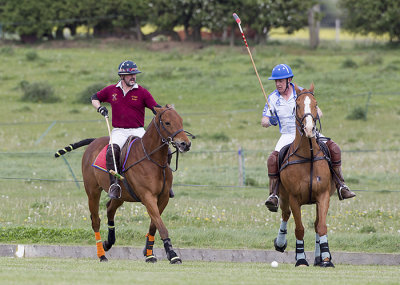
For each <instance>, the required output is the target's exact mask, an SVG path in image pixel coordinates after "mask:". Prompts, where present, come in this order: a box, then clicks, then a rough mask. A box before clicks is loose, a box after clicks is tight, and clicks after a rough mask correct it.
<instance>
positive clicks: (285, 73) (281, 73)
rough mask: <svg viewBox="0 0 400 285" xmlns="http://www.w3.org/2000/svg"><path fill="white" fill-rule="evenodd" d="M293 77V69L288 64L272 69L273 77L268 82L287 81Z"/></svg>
mask: <svg viewBox="0 0 400 285" xmlns="http://www.w3.org/2000/svg"><path fill="white" fill-rule="evenodd" d="M290 77H293V72H292V69H291V68H290V66H289V65H287V64H278V65H277V66H275V67H274V68H273V69H272V73H271V77H270V78H268V80H276V79H285V78H290Z"/></svg>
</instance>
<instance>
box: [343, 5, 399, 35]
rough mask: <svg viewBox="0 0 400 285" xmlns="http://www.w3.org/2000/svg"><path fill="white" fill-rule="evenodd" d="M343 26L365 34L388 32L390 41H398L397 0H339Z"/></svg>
mask: <svg viewBox="0 0 400 285" xmlns="http://www.w3.org/2000/svg"><path fill="white" fill-rule="evenodd" d="M339 5H340V7H341V8H342V9H343V12H344V16H343V19H344V28H345V29H347V30H349V31H351V32H353V33H360V34H363V35H367V34H369V33H374V34H376V35H383V34H386V33H389V38H390V42H393V41H397V42H398V41H400V17H399V15H400V5H399V0H380V1H378V0H340V1H339Z"/></svg>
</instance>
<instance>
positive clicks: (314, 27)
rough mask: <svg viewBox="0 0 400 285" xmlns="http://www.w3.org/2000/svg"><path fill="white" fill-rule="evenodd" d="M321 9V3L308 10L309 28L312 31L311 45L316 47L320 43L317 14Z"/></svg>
mask: <svg viewBox="0 0 400 285" xmlns="http://www.w3.org/2000/svg"><path fill="white" fill-rule="evenodd" d="M320 11H321V9H320V6H319V4H317V5H314V6H313V7H312V8H311V9H310V10H309V11H308V29H309V32H310V47H311V48H312V49H316V48H317V47H318V45H319V20H318V18H317V15H316V14H318V13H319V12H320Z"/></svg>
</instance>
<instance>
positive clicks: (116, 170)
mask: <svg viewBox="0 0 400 285" xmlns="http://www.w3.org/2000/svg"><path fill="white" fill-rule="evenodd" d="M105 118H106V122H107V129H108V135H109V136H110V145H111V152H112V157H113V162H114V169H115V171H114V170H112V169H110V171H109V172H110V174H111V175H113V176H115V177H116V178H117V179H119V180H124V179H125V178H124V177H123V176H122V175H121V174H118V169H117V162H116V161H115V154H114V147H113V143H112V138H111V130H110V123H109V122H108V116H105Z"/></svg>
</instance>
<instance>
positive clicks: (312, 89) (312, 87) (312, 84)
mask: <svg viewBox="0 0 400 285" xmlns="http://www.w3.org/2000/svg"><path fill="white" fill-rule="evenodd" d="M310 91H311V92H314V82H311V85H310Z"/></svg>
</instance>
